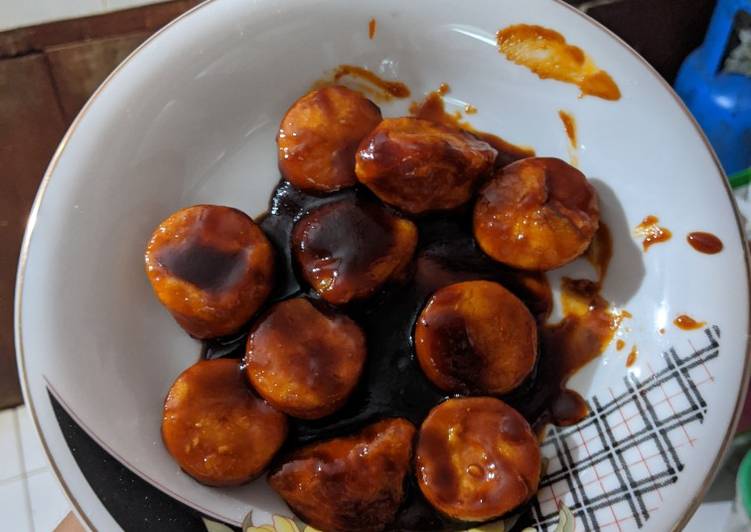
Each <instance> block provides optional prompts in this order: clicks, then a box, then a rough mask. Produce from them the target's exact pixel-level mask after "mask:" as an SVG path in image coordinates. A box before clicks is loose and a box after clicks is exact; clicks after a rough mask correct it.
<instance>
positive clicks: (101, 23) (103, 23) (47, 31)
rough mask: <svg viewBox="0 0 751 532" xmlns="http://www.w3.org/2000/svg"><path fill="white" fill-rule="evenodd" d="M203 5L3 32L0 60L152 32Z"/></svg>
mask: <svg viewBox="0 0 751 532" xmlns="http://www.w3.org/2000/svg"><path fill="white" fill-rule="evenodd" d="M200 3H201V2H200V0H176V1H172V2H164V3H161V4H151V5H147V6H142V7H136V8H133V9H126V10H124V11H116V12H113V13H105V14H103V15H94V16H91V17H84V18H78V19H73V20H61V21H57V22H50V23H48V24H40V25H38V26H32V27H29V28H21V29H16V30H9V31H5V32H0V58H2V57H14V56H18V55H22V54H25V53H29V52H39V51H42V50H44V49H45V48H48V47H50V46H55V45H59V44H65V43H73V42H78V41H84V40H87V39H101V38H104V37H112V36H116V35H124V34H127V33H135V32H142V31H146V32H153V31H155V30H157V29H159V28H161V27H162V26H164V25H165V24H167V23H168V22H169V21H171V20H172V19H174V18H175V17H177V16H178V15H181V14H182V13H184V12H185V11H187V10H189V9H190V8H192V7H194V6H196V5H198V4H200Z"/></svg>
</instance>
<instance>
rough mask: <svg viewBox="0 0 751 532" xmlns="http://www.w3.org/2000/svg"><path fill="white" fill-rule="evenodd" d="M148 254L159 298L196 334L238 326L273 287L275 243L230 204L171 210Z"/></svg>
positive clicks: (208, 334) (204, 335) (214, 333)
mask: <svg viewBox="0 0 751 532" xmlns="http://www.w3.org/2000/svg"><path fill="white" fill-rule="evenodd" d="M145 260H146V274H147V276H148V278H149V281H150V282H151V286H152V288H153V289H154V293H155V294H156V296H157V298H159V301H161V303H162V304H163V305H164V306H165V307H167V310H169V311H170V312H171V313H172V315H173V316H174V318H175V320H177V322H178V323H179V324H180V325H181V326H182V328H183V329H185V330H186V331H187V332H188V333H189V334H190V335H192V336H194V337H196V338H201V339H205V338H213V337H216V336H223V335H227V334H231V333H233V332H235V331H237V330H238V329H240V328H241V327H242V326H243V325H244V324H245V323H246V322H247V321H248V320H249V319H250V318H251V317H252V316H253V314H255V312H256V311H257V310H258V309H259V307H260V306H261V305H262V304H263V302H264V301H265V300H266V298H267V297H268V295H269V293H270V292H271V289H272V288H273V273H274V272H273V269H274V256H273V250H272V248H271V244H270V243H269V241H268V239H267V238H266V236H265V235H264V234H263V232H262V231H261V229H260V228H259V227H258V226H257V225H256V224H255V223H254V222H253V220H251V219H250V218H249V217H248V216H247V215H246V214H244V213H242V212H240V211H238V210H237V209H232V208H230V207H220V206H216V205H196V206H195V207H189V208H187V209H182V210H180V211H177V212H176V213H174V214H172V215H171V216H170V217H169V218H167V219H166V220H164V221H163V222H162V223H161V224H160V225H159V227H157V228H156V230H155V231H154V234H153V235H152V237H151V240H150V241H149V243H148V246H147V247H146V256H145Z"/></svg>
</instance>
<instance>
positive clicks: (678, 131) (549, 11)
mask: <svg viewBox="0 0 751 532" xmlns="http://www.w3.org/2000/svg"><path fill="white" fill-rule="evenodd" d="M371 17H374V18H376V20H377V23H378V30H377V34H376V38H375V39H373V40H371V39H369V38H368V31H367V27H368V21H369V19H370V18H371ZM520 22H524V23H533V24H541V25H544V26H547V27H551V28H553V29H555V30H557V31H559V32H561V33H562V34H563V35H565V36H566V37H567V38H568V40H569V42H571V43H573V44H576V45H578V46H581V47H582V48H583V49H584V50H586V51H588V52H589V53H590V54H591V55H592V56H593V58H594V60H595V61H596V62H597V64H598V65H599V66H601V67H602V68H604V69H605V70H607V71H608V72H609V73H610V74H611V75H612V77H613V78H614V79H615V80H616V82H617V83H618V85H619V87H620V89H621V91H622V93H623V97H622V98H621V99H620V100H619V101H617V102H610V101H605V100H602V99H599V98H593V97H585V98H579V97H578V89H577V88H576V87H574V86H572V85H567V84H564V83H560V82H556V81H550V80H548V81H543V80H541V79H539V78H537V77H536V76H535V75H533V74H532V73H530V72H529V71H528V70H526V69H525V68H523V67H520V66H517V65H514V64H512V63H510V62H509V61H507V60H506V59H504V57H503V56H501V55H500V54H499V53H498V51H497V49H496V46H495V37H494V34H495V32H496V31H497V30H498V29H499V28H502V27H505V26H507V25H509V24H513V23H520ZM342 63H350V64H357V65H362V66H366V67H368V68H370V69H371V70H374V71H376V72H379V73H380V74H381V75H382V76H383V77H386V78H393V79H399V80H402V81H404V82H406V83H407V84H408V85H409V87H410V88H411V89H412V92H413V95H414V96H415V97H416V98H419V97H420V96H421V94H422V93H424V92H427V91H430V90H434V89H435V88H437V87H438V85H439V84H440V83H441V82H447V83H449V84H450V85H451V89H452V91H451V93H450V95H449V98H448V102H449V106H450V107H451V106H452V105H461V104H462V102H469V103H471V104H473V105H475V106H476V107H477V108H478V109H479V112H478V113H477V114H476V115H473V116H471V117H470V118H471V122H472V123H473V124H474V125H476V126H477V127H478V128H479V129H483V130H488V131H491V132H495V133H498V134H500V135H502V136H504V137H506V138H507V139H509V140H511V141H512V142H515V143H518V144H523V145H529V146H532V147H534V149H535V150H536V151H537V153H538V154H544V155H551V156H559V157H561V158H564V159H566V158H567V157H568V148H567V142H568V141H567V138H566V136H565V134H564V131H563V128H562V126H561V124H560V122H559V118H558V111H559V110H560V109H565V110H568V111H570V112H571V113H572V114H573V115H574V116H575V117H576V120H577V123H578V126H579V146H578V152H579V154H578V155H579V159H580V167H581V169H582V170H583V171H584V172H585V173H586V174H587V175H589V176H590V177H591V178H593V179H595V183H596V185H597V188H598V190H599V192H600V195H601V202H602V210H603V217H604V220H605V221H606V222H607V223H608V224H609V225H610V227H611V230H612V232H613V236H614V240H615V254H614V257H613V261H612V266H611V272H610V274H609V276H608V278H607V282H606V285H605V288H604V294H605V297H606V298H607V299H608V300H609V301H611V302H613V303H614V304H615V305H616V306H618V307H621V308H626V309H628V310H629V311H630V312H631V313H632V314H633V315H634V317H633V319H632V320H630V321H628V322H627V323H626V326H624V327H622V330H621V331H620V332H619V335H620V336H621V337H622V338H624V339H625V340H626V341H627V342H628V344H629V345H632V344H636V345H638V348H639V351H640V355H639V358H638V360H637V362H636V363H635V364H634V365H633V366H632V367H631V368H629V369H627V368H626V365H625V357H626V355H627V351H628V350H624V351H620V352H619V351H617V350H616V349H615V348H614V347H613V346H611V347H610V348H609V349H608V350H607V351H606V353H604V355H603V356H602V357H600V358H599V359H597V360H595V361H594V362H593V363H592V364H590V365H589V366H588V367H586V368H585V369H584V370H583V371H582V372H580V373H579V374H578V375H577V376H576V378H575V379H574V381H573V386H574V387H575V388H576V389H577V390H579V391H580V392H581V393H582V395H584V396H585V397H586V398H588V399H589V400H590V402H591V404H592V405H593V409H594V412H595V413H594V416H593V417H592V418H590V419H589V420H587V421H586V422H585V423H583V424H582V425H580V426H579V427H578V428H575V429H573V430H571V429H569V430H568V431H555V432H554V433H553V434H552V435H551V436H550V439H549V440H548V443H547V444H546V445H545V447H544V451H545V453H546V455H548V456H549V457H551V463H550V466H549V468H548V475H549V480H550V482H548V484H547V485H544V487H543V488H542V490H541V492H540V497H539V503H538V504H536V506H535V508H536V510H535V512H536V513H535V515H536V517H537V519H538V521H539V523H540V524H541V525H542V526H543V527H544V526H549V525H551V524H552V523H554V522H555V517H554V516H555V514H556V513H557V511H556V505H557V504H558V502H564V503H565V504H566V505H567V506H569V507H570V508H572V510H573V511H574V512H573V513H574V514H575V515H576V516H577V522H578V523H579V525H580V527H581V528H579V529H580V530H599V529H608V527H617V528H618V529H619V530H631V529H636V528H637V526H642V527H644V529H645V530H656V531H662V530H667V529H670V528H672V527H676V526H678V524H679V523H683V522H685V520H686V519H687V517H688V516H689V515H690V513H691V512H692V511H693V508H694V506H695V504H696V502H697V499H698V498H699V497H700V495H701V493H702V491H703V489H704V488H706V486H707V483H708V482H709V479H710V477H711V474H712V472H713V471H714V468H715V466H716V462H717V458H718V455H719V453H720V452H721V450H722V449H723V448H724V446H725V444H726V443H727V440H728V437H729V435H730V431H731V429H732V426H733V420H734V414H735V413H736V412H737V405H738V397H739V395H740V394H741V393H742V391H743V389H744V382H745V380H747V379H744V377H745V376H746V375H747V367H746V349H747V339H748V324H749V312H748V292H749V291H748V269H747V258H746V257H745V255H744V245H743V240H742V236H741V233H740V230H739V225H738V219H737V214H736V212H735V209H734V205H733V202H732V199H731V195H730V193H729V189H728V187H727V185H726V184H725V180H724V177H723V175H722V172H721V170H720V169H719V166H718V164H717V161H716V159H715V158H714V156H713V153H712V151H711V149H710V148H709V147H708V145H707V143H706V141H705V139H704V137H703V136H702V135H701V133H700V132H699V130H698V128H697V127H696V125H695V123H694V122H693V121H692V119H691V118H690V116H689V114H688V113H687V111H686V110H685V108H684V107H683V106H682V105H681V104H680V102H679V101H678V99H677V98H676V96H675V95H674V94H673V92H672V91H671V90H670V88H669V87H668V86H667V85H666V84H665V82H664V81H662V80H661V79H660V78H659V77H658V75H657V74H656V73H655V72H654V71H653V70H652V69H651V68H650V67H648V66H647V64H646V63H645V62H644V61H643V60H642V59H641V58H640V57H638V56H637V55H636V53H634V52H633V51H632V50H631V49H629V48H628V47H627V46H626V45H624V44H623V43H622V42H621V41H619V40H618V39H617V38H616V37H614V36H613V35H612V34H610V33H609V32H608V31H607V30H605V29H603V28H602V27H600V26H598V25H597V24H596V23H594V22H592V21H591V20H589V19H588V18H586V17H585V16H583V15H582V14H580V13H579V12H577V11H576V10H574V9H573V8H571V7H569V6H567V5H565V4H563V3H562V2H556V1H551V0H527V1H525V2H518V1H514V0H498V1H496V2H492V3H491V2H481V1H472V2H460V1H459V0H430V1H429V0H413V1H411V2H402V1H400V0H383V1H381V2H349V1H347V0H275V1H271V0H255V1H251V2H248V1H246V0H213V1H211V0H209V1H208V2H206V3H204V4H203V5H201V6H200V7H198V8H196V9H195V10H193V11H192V12H190V13H188V14H186V15H184V16H183V17H181V18H180V19H179V20H178V21H176V22H174V23H172V24H170V25H169V26H168V27H166V28H165V29H164V30H162V31H161V32H159V33H158V34H157V35H156V36H155V37H153V38H152V39H150V40H149V41H147V42H146V43H145V44H144V45H143V46H141V47H140V48H139V49H138V51H137V52H135V53H134V54H133V55H131V56H130V57H129V58H128V60H126V61H125V62H124V63H123V64H122V65H121V66H120V67H119V68H118V69H117V71H116V72H115V73H114V74H113V75H112V76H111V77H110V78H109V79H108V80H107V81H106V82H105V83H104V84H103V85H102V87H101V88H100V89H99V90H98V91H97V93H96V94H95V96H94V97H93V98H92V99H91V101H90V102H89V103H88V104H87V105H86V107H85V108H84V110H83V111H82V112H81V114H80V116H79V117H78V119H77V120H76V121H75V123H74V124H73V125H72V126H71V129H70V131H69V132H68V134H67V135H66V137H65V139H64V141H63V142H62V144H61V146H60V148H59V150H58V152H57V154H56V155H55V157H54V158H53V160H52V163H51V164H50V167H49V169H48V171H47V174H46V176H45V179H44V182H43V185H42V187H41V190H40V192H39V194H38V196H37V199H36V202H35V205H34V209H33V212H32V214H31V217H30V220H29V226H28V230H27V233H26V238H25V241H24V247H23V253H22V258H21V265H20V269H19V277H18V286H17V300H16V335H17V351H18V360H19V366H20V368H21V376H22V380H23V383H24V387H25V393H26V399H27V402H28V404H29V406H30V410H31V411H32V413H33V415H34V418H35V420H36V424H37V427H38V429H39V431H40V435H41V436H42V439H43V441H44V444H45V448H46V450H47V453H48V456H49V458H50V460H51V462H52V463H53V465H54V468H55V470H56V472H57V474H58V475H59V478H60V480H61V481H62V483H63V485H64V486H65V489H66V491H67V493H68V495H69V496H70V498H71V499H72V500H73V502H74V504H75V507H76V508H77V510H78V511H79V512H80V513H81V514H82V515H83V516H85V519H86V521H87V522H88V523H89V524H90V525H92V526H94V527H96V528H98V529H100V530H111V529H113V528H116V527H117V523H116V522H115V521H114V520H113V518H112V517H111V516H110V515H109V514H108V513H107V512H106V510H105V509H104V507H103V506H102V504H101V503H100V501H99V500H98V499H97V497H96V495H95V493H94V492H93V491H92V489H91V488H90V487H89V485H88V483H87V482H86V480H85V479H84V477H83V475H82V473H81V471H80V470H79V469H78V468H77V466H76V464H75V461H74V460H73V458H72V455H71V452H70V450H69V448H68V447H67V445H66V444H65V442H64V440H63V437H62V434H61V430H60V427H59V425H58V424H57V421H56V419H55V417H54V415H53V413H52V409H51V405H50V400H49V396H48V391H49V393H51V394H53V395H54V396H56V397H57V398H58V399H59V400H60V401H61V403H62V404H63V405H64V406H65V408H66V409H67V410H68V411H69V412H70V413H71V414H72V415H73V416H74V418H75V419H76V421H77V422H78V423H79V424H80V425H81V426H82V427H84V428H85V430H86V431H87V432H88V433H89V434H90V435H92V436H93V437H94V439H95V440H96V441H97V442H99V443H100V445H102V446H103V447H104V448H105V449H107V450H108V451H109V452H110V453H111V454H112V455H113V456H115V457H116V458H117V459H119V460H120V461H121V462H122V463H124V464H126V465H127V466H128V467H129V468H130V469H131V470H132V471H134V472H136V473H137V474H138V475H140V476H142V477H143V478H145V479H147V480H148V481H149V482H151V483H153V484H154V485H155V486H158V487H159V488H161V489H162V490H163V491H165V492H166V493H168V494H170V495H171V496H172V497H174V498H176V499H178V500H180V501H183V502H185V503H187V504H188V505H191V506H193V507H195V508H197V509H199V510H200V511H201V512H203V513H204V515H207V516H209V517H213V518H216V519H219V520H224V521H226V522H229V523H239V522H240V521H241V520H242V519H243V516H245V514H246V513H247V512H248V510H250V509H253V510H254V516H255V517H254V519H255V522H256V523H257V524H258V523H263V522H269V521H270V516H269V514H270V513H275V514H283V515H290V514H289V511H288V509H287V508H286V507H285V505H284V504H283V503H282V501H281V500H280V499H279V498H278V497H277V496H276V495H275V494H273V492H271V491H270V490H269V488H268V487H267V486H266V484H265V482H264V481H263V480H259V481H257V482H254V483H253V484H251V485H249V486H246V487H243V488H240V489H215V488H208V487H205V486H201V485H199V484H197V483H196V482H194V481H193V480H191V479H190V478H189V477H187V476H185V475H184V474H182V473H181V472H180V471H179V469H178V467H177V466H176V464H175V463H174V462H173V461H172V460H171V459H170V458H169V456H168V455H167V453H166V451H165V450H164V448H163V446H162V445H161V442H160V433H159V425H160V414H161V404H162V400H163V397H164V395H165V392H166V390H167V389H168V387H169V385H170V383H171V382H172V380H173V379H174V378H175V376H176V375H178V374H179V373H180V372H181V371H182V370H183V369H184V368H185V367H186V366H188V365H189V364H191V363H192V362H193V361H194V360H195V358H196V355H197V352H198V344H197V343H196V342H195V341H193V340H191V339H190V338H188V336H187V335H186V334H184V333H183V332H182V331H181V330H180V328H179V327H178V326H177V325H176V324H175V323H174V321H173V320H172V319H171V318H170V316H169V315H168V314H167V312H166V311H165V310H164V309H163V308H161V307H160V305H159V304H158V303H157V300H156V299H155V298H154V297H153V295H152V293H151V289H150V287H149V284H148V281H147V279H146V276H145V275H144V272H143V250H144V244H145V242H146V240H147V238H148V236H149V234H150V232H151V230H152V229H153V228H154V227H155V226H156V224H157V223H158V222H159V221H160V220H162V219H163V218H165V217H166V216H167V215H168V214H169V213H171V212H173V211H175V210H177V209H179V208H181V207H184V206H188V205H192V204H196V203H218V204H226V205H230V206H233V207H237V208H239V209H242V210H243V211H245V212H247V213H249V214H251V215H258V214H261V213H262V212H264V210H265V209H266V206H267V202H268V199H269V193H270V191H271V190H272V187H273V186H274V185H275V183H276V182H277V180H278V178H279V174H278V171H277V168H276V159H275V157H276V154H275V144H274V135H275V130H276V126H277V124H278V122H279V119H280V117H281V116H282V114H283V112H284V111H285V110H286V108H287V107H288V106H289V105H290V103H291V102H293V101H294V100H295V99H296V98H297V97H299V96H300V95H301V94H302V93H304V92H305V91H306V90H307V88H308V87H310V85H311V83H312V82H314V81H315V80H317V79H319V78H321V76H322V74H323V73H324V72H325V71H326V70H328V69H331V68H333V67H336V66H337V65H339V64H342ZM405 106H406V103H405V102H401V103H399V102H397V103H395V104H393V105H388V106H385V107H384V111H385V114H387V115H394V114H399V113H404V111H405ZM649 214H653V215H657V216H659V218H660V221H661V223H662V224H663V225H665V226H667V227H668V228H669V229H671V230H672V231H673V233H674V237H673V239H672V240H670V241H669V242H667V243H664V244H661V245H656V246H654V247H652V248H651V249H650V250H649V251H648V252H647V253H643V252H642V251H641V248H640V246H639V242H638V238H637V237H636V236H635V235H634V233H633V228H634V227H635V226H636V225H637V224H638V223H639V221H640V220H641V219H642V218H643V217H644V216H646V215H649ZM694 230H703V231H709V232H712V233H714V234H716V235H718V236H719V237H720V238H721V239H722V240H723V242H724V244H725V249H724V251H723V252H722V253H720V254H718V255H702V254H699V253H697V252H696V251H694V250H693V249H692V248H691V247H689V246H688V245H687V244H686V241H685V235H686V233H688V232H689V231H694ZM582 262H583V261H582ZM572 271H576V272H583V271H585V266H584V265H583V264H582V263H577V264H574V265H572V266H570V267H568V268H567V269H566V271H565V272H563V273H566V272H568V273H569V274H570V273H571V272H572ZM561 274H562V272H554V273H553V274H552V275H551V278H552V279H553V284H554V286H557V281H556V279H557V278H558V277H559V276H560V275H561ZM679 313H687V314H690V315H692V316H694V317H696V318H699V319H701V320H703V321H706V322H707V324H708V328H707V329H706V330H699V331H695V332H684V331H681V330H679V329H677V328H676V327H674V326H672V324H671V322H672V320H673V318H674V317H675V316H676V315H677V314H679ZM710 326H712V327H710ZM660 328H665V329H666V332H665V334H664V335H661V334H659V333H658V330H659V329H660ZM720 331H721V337H720ZM653 374H655V375H657V377H653V378H652V380H650V379H649V377H650V375H653ZM634 390H637V391H634ZM613 400H615V402H613ZM597 405H599V407H598V406H597ZM564 447H565V449H564ZM564 451H567V452H564ZM556 454H558V455H559V456H557V457H556ZM592 457H593V458H592ZM551 475H552V476H551ZM546 516H547V517H546ZM614 529H615V528H614Z"/></svg>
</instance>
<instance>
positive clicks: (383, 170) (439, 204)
mask: <svg viewBox="0 0 751 532" xmlns="http://www.w3.org/2000/svg"><path fill="white" fill-rule="evenodd" d="M496 155H497V151H496V150H495V149H494V148H492V147H491V146H490V145H489V144H488V143H486V142H483V141H481V140H479V139H478V138H477V137H475V136H473V135H471V134H470V133H467V132H466V131H463V130H460V129H458V128H454V127H450V126H447V125H445V124H439V123H436V122H433V121H429V120H422V119H418V118H412V117H405V118H389V119H386V120H384V121H383V122H381V123H380V124H379V125H378V127H376V128H375V129H374V130H373V131H372V132H371V133H370V134H369V135H368V136H367V137H365V138H364V139H363V141H362V143H361V144H360V147H359V149H358V151H357V155H356V163H355V173H356V174H357V179H359V180H360V182H361V183H363V184H364V185H365V186H366V187H368V188H369V189H370V190H371V191H373V193H374V194H375V195H376V196H378V197H379V198H380V199H381V200H383V201H384V202H386V203H388V204H390V205H393V206H394V207H397V208H398V209H400V210H402V211H404V212H407V213H411V214H421V213H425V212H429V211H439V210H450V209H454V208H456V207H459V206H460V205H463V204H464V203H466V202H467V201H469V199H470V197H471V195H472V192H473V191H474V188H475V184H476V182H477V180H478V179H479V178H480V177H481V176H483V175H485V174H487V173H488V172H490V170H491V169H492V167H493V162H494V161H495V158H496Z"/></svg>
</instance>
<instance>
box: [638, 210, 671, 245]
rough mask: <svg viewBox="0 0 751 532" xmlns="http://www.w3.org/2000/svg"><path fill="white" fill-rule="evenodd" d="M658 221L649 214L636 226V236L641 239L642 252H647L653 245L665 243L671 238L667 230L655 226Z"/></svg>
mask: <svg viewBox="0 0 751 532" xmlns="http://www.w3.org/2000/svg"><path fill="white" fill-rule="evenodd" d="M659 221H660V220H659V218H657V216H653V215H651V214H650V215H649V216H647V217H646V218H644V219H643V220H642V221H641V223H640V224H639V225H637V226H636V234H638V235H641V236H642V237H643V240H642V247H643V248H644V251H647V250H648V249H649V247H650V246H653V245H654V244H659V243H660V242H667V241H668V240H670V238H671V237H672V236H673V233H671V232H670V230H669V229H667V228H665V227H660V226H659V225H657V224H658V222H659Z"/></svg>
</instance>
